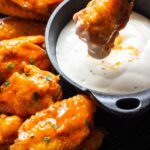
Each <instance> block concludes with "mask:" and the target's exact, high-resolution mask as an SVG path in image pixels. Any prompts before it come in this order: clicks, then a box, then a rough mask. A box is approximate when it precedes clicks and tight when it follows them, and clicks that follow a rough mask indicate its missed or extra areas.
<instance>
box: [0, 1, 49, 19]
mask: <svg viewBox="0 0 150 150" xmlns="http://www.w3.org/2000/svg"><path fill="white" fill-rule="evenodd" d="M0 13H1V14H5V15H9V16H14V17H20V18H26V19H34V20H41V21H46V20H47V19H48V17H49V15H50V14H49V15H43V14H40V13H37V12H34V11H29V10H28V9H25V8H22V7H20V6H19V5H17V4H16V3H14V2H12V1H11V0H0Z"/></svg>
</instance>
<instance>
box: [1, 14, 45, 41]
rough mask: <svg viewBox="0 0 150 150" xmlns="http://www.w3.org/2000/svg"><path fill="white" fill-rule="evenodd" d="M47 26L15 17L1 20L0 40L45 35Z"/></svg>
mask: <svg viewBox="0 0 150 150" xmlns="http://www.w3.org/2000/svg"><path fill="white" fill-rule="evenodd" d="M44 30H45V24H43V23H40V22H36V21H30V20H23V19H18V18H13V17H7V18H2V19H0V40H6V39H12V38H17V37H20V36H29V35H44Z"/></svg>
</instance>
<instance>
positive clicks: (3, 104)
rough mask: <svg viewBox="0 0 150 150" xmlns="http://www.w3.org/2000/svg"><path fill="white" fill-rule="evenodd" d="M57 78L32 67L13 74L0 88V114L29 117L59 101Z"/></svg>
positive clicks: (59, 89)
mask: <svg viewBox="0 0 150 150" xmlns="http://www.w3.org/2000/svg"><path fill="white" fill-rule="evenodd" d="M58 81H59V77H58V76H55V75H54V74H52V73H50V72H47V71H42V70H40V69H38V68H37V67H35V66H33V65H25V67H24V70H23V72H22V73H18V72H16V73H14V74H12V76H11V77H10V78H9V79H8V80H7V81H6V82H5V83H4V84H3V85H2V86H1V88H0V89H1V90H0V113H5V114H14V115H18V116H20V117H25V116H30V115H32V114H35V113H36V112H37V111H40V110H42V109H44V108H47V107H48V106H49V105H51V104H52V103H53V102H55V101H56V100H59V99H61V96H62V92H61V88H60V85H59V84H58Z"/></svg>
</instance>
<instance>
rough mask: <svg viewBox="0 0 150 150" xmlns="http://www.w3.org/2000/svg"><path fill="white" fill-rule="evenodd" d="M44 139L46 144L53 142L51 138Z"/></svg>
mask: <svg viewBox="0 0 150 150" xmlns="http://www.w3.org/2000/svg"><path fill="white" fill-rule="evenodd" d="M43 139H44V142H45V143H49V142H50V140H51V139H50V137H44V138H43Z"/></svg>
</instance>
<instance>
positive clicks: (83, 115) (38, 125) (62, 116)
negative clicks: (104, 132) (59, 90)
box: [10, 95, 95, 150]
mask: <svg viewBox="0 0 150 150" xmlns="http://www.w3.org/2000/svg"><path fill="white" fill-rule="evenodd" d="M94 111H95V107H94V104H93V102H92V101H91V99H90V98H89V97H87V96H84V95H77V96H74V97H72V98H69V99H67V100H63V101H61V102H57V103H55V104H54V105H51V106H50V107H49V108H48V109H46V110H43V111H41V112H38V113H37V114H36V115H35V116H32V117H31V118H30V119H28V120H27V121H25V122H24V123H23V124H22V126H21V127H20V129H19V135H18V138H17V140H16V141H15V144H14V145H12V146H11V148H10V149H11V150H27V149H36V150H74V149H76V147H77V146H78V145H79V144H80V143H81V142H82V141H83V140H84V139H85V138H86V137H87V136H88V135H89V133H90V126H91V125H92V123H93V115H94Z"/></svg>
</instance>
